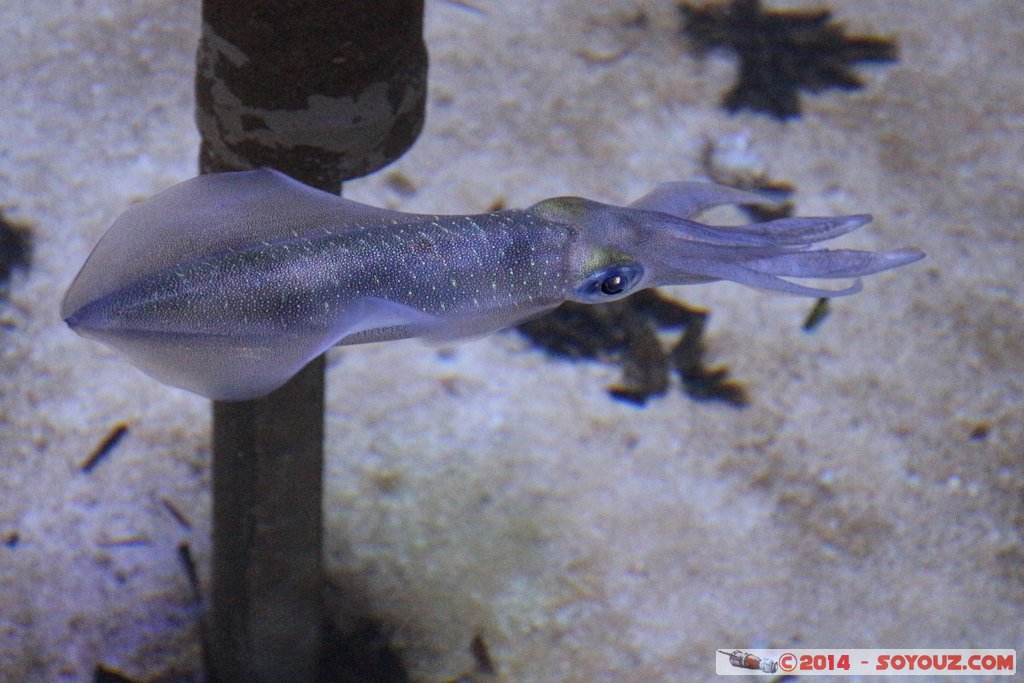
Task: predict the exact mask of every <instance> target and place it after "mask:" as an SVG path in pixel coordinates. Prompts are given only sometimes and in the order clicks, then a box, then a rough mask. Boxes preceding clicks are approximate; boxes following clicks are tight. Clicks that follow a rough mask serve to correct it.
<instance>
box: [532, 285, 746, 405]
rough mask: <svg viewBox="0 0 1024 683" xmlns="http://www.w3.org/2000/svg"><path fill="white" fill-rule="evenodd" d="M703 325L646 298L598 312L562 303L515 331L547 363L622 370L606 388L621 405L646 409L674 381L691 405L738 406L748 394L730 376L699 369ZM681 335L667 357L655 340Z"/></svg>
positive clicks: (672, 305)
mask: <svg viewBox="0 0 1024 683" xmlns="http://www.w3.org/2000/svg"><path fill="white" fill-rule="evenodd" d="M707 317H708V313H707V311H704V310H701V309H698V308H692V307H689V306H686V305H684V304H681V303H679V302H676V301H673V300H671V299H667V298H665V297H663V296H661V295H660V294H658V293H657V292H656V291H654V290H645V291H642V292H639V293H638V294H635V295H633V296H631V297H629V298H628V299H622V300H621V301H616V302H612V303H608V304H601V305H599V306H588V305H584V304H577V303H571V302H570V303H566V304H563V305H562V306H560V307H558V308H557V309H555V311H554V312H552V313H550V314H548V315H546V316H544V317H543V318H539V319H537V320H533V321H531V322H528V323H525V324H523V325H520V326H519V327H518V329H519V331H520V332H521V333H523V334H524V335H526V337H527V338H528V339H529V340H530V341H531V342H532V343H533V344H534V345H536V346H539V347H540V348H542V349H544V350H545V351H547V352H548V353H549V354H551V355H553V356H558V357H561V358H568V359H572V360H579V359H590V360H599V361H605V362H611V363H616V364H618V365H620V366H621V367H622V380H621V381H620V382H619V383H618V384H616V385H614V386H611V387H609V388H608V393H609V394H610V395H611V396H612V397H613V398H616V399H618V400H620V401H626V402H627V403H632V404H634V405H639V406H642V405H644V404H645V403H647V401H648V400H649V399H650V398H652V397H654V396H661V395H663V394H665V393H666V392H667V391H668V388H669V384H670V377H671V375H672V374H673V373H675V374H676V375H678V376H679V378H680V380H681V381H682V385H683V390H684V391H686V393H687V394H688V395H689V396H690V397H691V398H694V399H697V400H713V401H724V402H726V403H729V404H731V405H734V406H743V405H745V404H746V402H747V398H746V394H745V392H744V391H743V388H742V386H741V385H740V384H738V383H737V382H735V381H734V380H730V379H729V378H728V370H727V369H726V368H724V367H712V368H709V367H708V366H707V365H705V363H704V360H703V355H704V343H703V335H704V326H705V324H706V321H707ZM680 330H681V331H682V335H681V336H680V337H679V339H678V340H677V341H676V342H674V343H673V344H671V346H670V347H669V348H668V349H666V348H665V346H664V345H663V343H662V341H661V339H660V336H659V333H660V332H677V331H680Z"/></svg>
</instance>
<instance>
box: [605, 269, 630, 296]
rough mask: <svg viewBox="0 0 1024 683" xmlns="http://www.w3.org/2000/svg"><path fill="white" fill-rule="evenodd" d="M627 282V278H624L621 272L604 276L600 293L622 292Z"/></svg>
mask: <svg viewBox="0 0 1024 683" xmlns="http://www.w3.org/2000/svg"><path fill="white" fill-rule="evenodd" d="M628 284H629V280H627V279H626V278H624V277H623V276H622V274H621V273H616V274H615V275H612V276H610V277H606V278H605V279H604V282H602V283H601V293H602V294H622V292H624V291H625V290H626V286H627V285H628Z"/></svg>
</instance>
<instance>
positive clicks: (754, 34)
mask: <svg viewBox="0 0 1024 683" xmlns="http://www.w3.org/2000/svg"><path fill="white" fill-rule="evenodd" d="M678 7H679V11H680V12H681V13H682V15H683V33H685V34H686V35H688V36H689V37H690V38H691V39H692V40H693V41H694V42H695V44H696V47H697V49H698V51H699V52H701V53H706V52H708V51H710V50H713V49H715V48H727V49H730V50H732V51H733V52H735V53H736V55H737V56H738V57H739V59H740V73H739V79H738V80H737V82H736V85H734V86H733V88H732V89H731V90H730V91H729V93H728V94H727V95H726V96H725V101H724V102H723V104H724V106H725V108H726V109H728V110H729V111H731V112H734V111H737V110H739V109H743V108H749V109H753V110H754V111H763V112H767V113H769V114H772V115H773V116H775V117H776V118H779V119H782V120H785V119H788V118H792V117H796V116H799V115H800V93H799V91H800V90H801V89H803V90H806V91H808V92H812V93H816V92H820V91H822V90H826V89H828V88H841V89H843V90H856V89H859V88H862V87H864V83H863V82H862V81H861V80H860V78H858V76H857V74H856V73H854V71H853V69H852V68H851V65H853V64H857V63H859V62H894V61H896V58H897V51H896V43H895V42H894V41H892V40H888V39H886V38H877V37H873V36H846V35H844V33H843V27H842V26H841V25H840V24H837V23H835V22H833V21H831V17H832V13H831V12H830V11H828V10H818V11H813V12H796V11H778V12H771V11H768V12H766V11H764V9H763V8H762V7H761V3H760V0H731V1H730V2H726V3H719V4H713V5H710V6H706V7H694V6H692V5H690V4H689V3H687V2H681V3H679V5H678Z"/></svg>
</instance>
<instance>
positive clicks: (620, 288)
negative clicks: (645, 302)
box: [574, 265, 644, 303]
mask: <svg viewBox="0 0 1024 683" xmlns="http://www.w3.org/2000/svg"><path fill="white" fill-rule="evenodd" d="M643 274H644V269H643V268H641V267H640V266H637V265H628V266H610V267H608V268H604V269H602V270H599V271H597V272H596V273H593V274H592V275H590V277H588V278H586V279H585V280H583V281H582V282H581V283H580V284H579V285H578V286H577V287H576V289H575V291H574V294H575V299H576V300H577V301H582V302H584V303H600V302H602V301H609V300H611V299H616V298H619V296H620V295H622V294H626V293H628V292H630V291H631V290H633V289H635V288H636V286H637V284H638V283H639V282H640V279H641V278H642V277H643Z"/></svg>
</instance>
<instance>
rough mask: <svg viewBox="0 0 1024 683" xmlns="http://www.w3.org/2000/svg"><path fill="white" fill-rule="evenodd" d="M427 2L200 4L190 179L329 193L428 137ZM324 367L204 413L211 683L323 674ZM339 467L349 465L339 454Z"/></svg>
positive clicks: (238, 0) (240, 0)
mask: <svg viewBox="0 0 1024 683" xmlns="http://www.w3.org/2000/svg"><path fill="white" fill-rule="evenodd" d="M422 34H423V0H204V3H203V32H202V38H201V40H200V44H199V49H198V54H197V73H196V122H197V124H198V126H199V130H200V133H201V135H202V146H201V149H200V171H201V172H202V173H213V172H220V171H233V170H244V169H251V168H258V167H262V166H268V167H272V168H276V169H277V170H279V171H282V172H284V173H287V174H288V175H290V176H292V177H294V178H297V179H298V180H301V181H303V182H304V183H306V184H309V185H312V186H314V187H318V188H320V189H322V190H327V191H329V192H337V193H340V192H341V184H342V182H343V181H344V180H347V179H350V178H354V177H358V176H361V175H365V174H367V173H370V172H372V171H374V170H377V169H378V168H380V167H382V166H384V165H386V164H388V163H390V162H391V161H393V160H394V159H396V158H397V157H399V156H400V155H401V154H402V153H404V152H405V150H406V149H408V147H409V146H410V145H411V144H412V143H413V141H414V140H415V139H416V136H417V135H418V134H419V131H420V129H421V127H422V125H423V112H424V105H425V99H426V67H427V57H426V47H425V45H424V43H423V36H422ZM323 371H324V362H323V358H322V357H321V358H318V359H316V360H315V361H313V362H312V363H310V364H309V365H308V366H307V367H306V368H305V369H304V370H303V371H302V372H301V373H299V374H298V375H297V376H296V377H295V378H293V379H292V380H291V381H290V382H289V383H288V384H286V385H285V386H283V387H281V388H280V389H278V390H277V391H275V392H273V393H272V394H270V395H268V396H266V397H264V398H261V399H257V400H254V401H244V402H237V403H227V402H215V403H214V406H213V422H214V425H213V563H212V564H213V567H212V590H211V604H210V609H209V612H208V615H207V632H206V659H207V662H208V669H209V670H208V672H207V673H208V676H209V678H210V680H215V681H218V682H219V683H235V682H236V681H239V682H240V681H246V682H247V683H248V682H252V683H260V682H263V681H267V682H269V681H274V682H287V681H315V680H321V679H330V678H332V677H333V676H332V675H331V674H332V672H330V671H325V670H324V668H323V667H324V661H325V653H324V652H323V640H324V639H323V634H324V628H325V625H326V617H325V614H324V608H323V600H322V595H321V591H322V569H321V536H322V522H321V497H322V472H323V401H324V378H323ZM334 457H343V456H342V454H334Z"/></svg>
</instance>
